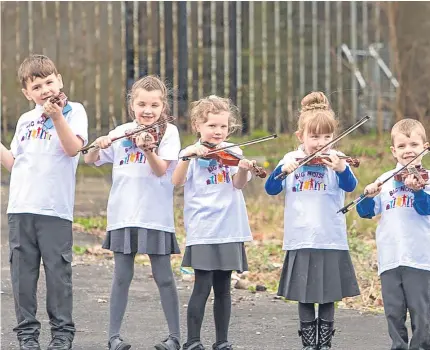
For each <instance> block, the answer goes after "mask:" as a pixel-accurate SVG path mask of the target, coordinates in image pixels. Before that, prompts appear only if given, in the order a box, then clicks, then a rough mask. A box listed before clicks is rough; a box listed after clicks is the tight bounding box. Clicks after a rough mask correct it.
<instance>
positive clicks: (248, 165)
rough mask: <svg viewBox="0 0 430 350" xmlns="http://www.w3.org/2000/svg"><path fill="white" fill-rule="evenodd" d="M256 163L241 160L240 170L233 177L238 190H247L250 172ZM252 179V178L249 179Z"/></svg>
mask: <svg viewBox="0 0 430 350" xmlns="http://www.w3.org/2000/svg"><path fill="white" fill-rule="evenodd" d="M254 164H256V161H255V160H254V161H251V160H248V159H241V160H240V161H239V164H238V167H239V170H238V171H237V173H236V174H234V175H233V186H234V187H235V188H237V189H238V190H242V189H243V188H245V186H246V184H247V183H248V172H249V171H251V169H252V168H253V166H254ZM249 179H251V177H249Z"/></svg>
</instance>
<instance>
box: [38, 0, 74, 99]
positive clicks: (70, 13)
mask: <svg viewBox="0 0 430 350" xmlns="http://www.w3.org/2000/svg"><path fill="white" fill-rule="evenodd" d="M43 3H45V2H44V1H43ZM67 12H68V17H69V18H68V22H69V40H70V41H69V63H70V70H69V71H70V75H69V77H68V79H69V81H70V95H71V96H75V59H74V55H75V51H76V48H75V35H74V33H75V29H74V20H73V1H69V2H68V8H67ZM44 47H45V46H44Z"/></svg>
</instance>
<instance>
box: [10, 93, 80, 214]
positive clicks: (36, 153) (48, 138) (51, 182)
mask: <svg viewBox="0 0 430 350" xmlns="http://www.w3.org/2000/svg"><path fill="white" fill-rule="evenodd" d="M70 107H71V110H70V111H69V112H65V111H66V110H67V109H69V108H70ZM42 113H43V107H42V106H39V105H36V107H35V108H34V109H33V110H31V111H28V112H26V113H24V114H23V115H22V116H21V117H20V118H19V120H18V124H17V126H16V131H15V135H14V137H13V140H12V143H11V145H10V148H11V152H12V155H13V156H14V158H15V162H14V164H13V167H12V172H11V179H10V193H9V205H8V209H7V212H8V213H9V214H12V213H31V214H40V215H49V216H57V217H60V218H62V219H66V220H70V221H73V206H74V202H75V183H76V178H75V175H76V168H77V166H78V162H79V156H80V154H78V155H76V156H75V157H69V156H68V155H67V154H66V153H65V152H64V150H63V148H62V146H61V143H60V140H59V138H58V135H57V132H56V130H55V126H53V127H52V128H51V129H47V128H46V127H44V125H43V121H42V118H41V116H42ZM63 113H64V114H65V117H66V120H67V123H68V124H69V126H70V128H71V129H72V131H73V133H74V134H75V135H77V136H79V137H80V138H81V139H82V140H84V145H85V144H86V143H87V141H88V118H87V114H86V112H85V109H84V107H83V106H82V105H81V104H80V103H77V102H70V101H69V102H68V104H67V106H66V107H65V109H64V110H63Z"/></svg>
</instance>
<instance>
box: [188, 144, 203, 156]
mask: <svg viewBox="0 0 430 350" xmlns="http://www.w3.org/2000/svg"><path fill="white" fill-rule="evenodd" d="M209 151H210V149H209V148H207V147H205V146H203V145H200V144H194V145H191V146H188V147H187V148H185V150H184V153H183V157H188V156H199V157H204V156H205V155H206V154H208V152H209Z"/></svg>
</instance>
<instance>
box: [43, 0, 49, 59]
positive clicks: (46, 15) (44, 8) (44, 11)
mask: <svg viewBox="0 0 430 350" xmlns="http://www.w3.org/2000/svg"><path fill="white" fill-rule="evenodd" d="M47 17H48V14H47V11H46V1H42V23H46V21H47V20H48V19H47ZM42 54H43V55H46V46H45V45H43V48H42Z"/></svg>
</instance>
